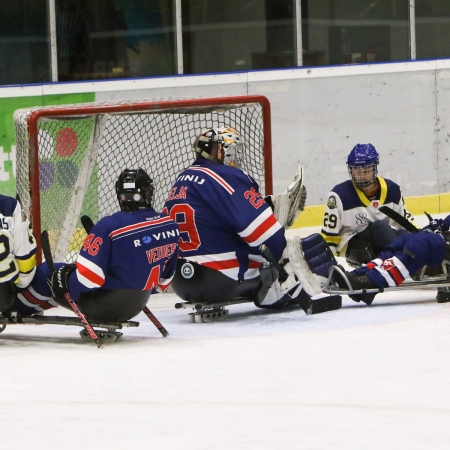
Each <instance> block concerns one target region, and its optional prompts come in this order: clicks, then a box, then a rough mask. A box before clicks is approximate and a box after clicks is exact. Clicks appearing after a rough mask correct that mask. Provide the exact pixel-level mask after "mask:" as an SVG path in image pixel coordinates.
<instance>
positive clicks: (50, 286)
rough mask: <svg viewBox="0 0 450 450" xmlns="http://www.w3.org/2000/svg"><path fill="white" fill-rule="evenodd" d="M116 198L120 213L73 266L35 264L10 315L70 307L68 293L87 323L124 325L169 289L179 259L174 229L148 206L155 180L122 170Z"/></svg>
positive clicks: (98, 228)
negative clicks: (157, 294) (156, 294)
mask: <svg viewBox="0 0 450 450" xmlns="http://www.w3.org/2000/svg"><path fill="white" fill-rule="evenodd" d="M116 193H117V198H118V201H119V205H120V209H121V211H119V212H116V213H114V214H112V215H111V216H106V217H104V218H103V219H101V220H100V221H99V222H98V223H97V224H96V225H94V227H93V228H92V230H90V232H89V235H88V236H87V238H86V239H85V241H84V243H83V247H82V249H81V250H80V252H79V254H78V257H77V260H76V264H57V265H55V266H56V267H57V270H56V271H55V272H53V273H51V272H50V270H49V268H48V266H47V264H46V263H43V264H41V265H39V267H38V269H37V272H36V276H35V278H34V279H33V282H32V284H31V285H30V286H29V288H28V289H26V290H24V291H23V292H20V293H18V295H17V298H16V301H15V302H14V305H13V306H12V308H11V309H12V310H13V311H15V312H17V313H18V314H19V315H20V316H29V315H31V314H35V313H37V312H40V311H44V310H48V309H49V308H52V307H55V306H58V304H61V305H62V306H66V307H68V306H67V302H66V300H65V299H64V295H65V293H67V292H68V293H69V294H70V296H71V297H72V299H73V300H74V301H75V302H76V303H77V304H78V307H79V308H80V310H81V311H82V312H83V313H84V314H85V315H86V317H87V318H88V319H91V320H103V321H125V320H129V319H130V318H132V317H134V316H136V315H137V314H138V313H139V312H140V311H142V309H143V307H144V306H145V305H146V303H147V301H148V299H149V297H150V293H151V292H156V291H161V290H165V289H166V288H167V287H168V285H169V283H170V281H171V279H172V277H173V274H174V272H175V268H176V262H177V257H178V239H179V233H178V226H177V224H176V223H175V222H174V221H173V220H172V219H171V218H170V217H168V216H167V215H165V214H162V213H157V212H156V211H155V210H154V209H153V208H152V207H151V204H152V197H153V181H152V179H151V178H150V177H149V176H148V174H147V173H146V172H145V171H144V170H142V169H137V170H129V169H126V170H124V171H123V172H122V173H121V175H120V176H119V179H118V180H117V182H116ZM69 308H70V307H69Z"/></svg>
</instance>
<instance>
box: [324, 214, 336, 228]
mask: <svg viewBox="0 0 450 450" xmlns="http://www.w3.org/2000/svg"><path fill="white" fill-rule="evenodd" d="M336 224H337V217H336V215H335V214H328V213H325V216H324V218H323V227H324V228H330V229H332V230H333V229H334V228H336Z"/></svg>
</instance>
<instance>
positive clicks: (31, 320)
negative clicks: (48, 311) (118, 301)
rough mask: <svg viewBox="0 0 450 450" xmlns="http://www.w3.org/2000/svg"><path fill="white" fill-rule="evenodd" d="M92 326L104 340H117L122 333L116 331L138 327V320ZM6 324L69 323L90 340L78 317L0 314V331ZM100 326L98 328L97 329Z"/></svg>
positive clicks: (96, 323) (100, 323) (93, 324)
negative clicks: (79, 329)
mask: <svg viewBox="0 0 450 450" xmlns="http://www.w3.org/2000/svg"><path fill="white" fill-rule="evenodd" d="M90 324H91V326H92V327H94V329H95V332H96V333H97V335H98V336H99V337H100V338H101V339H103V340H104V341H117V340H119V339H121V337H122V335H123V333H121V332H119V331H117V330H121V329H123V328H132V327H138V326H139V322H134V321H125V322H94V321H91V322H90ZM7 325H69V326H78V327H81V328H83V329H82V330H81V331H80V336H81V338H82V339H86V340H89V341H90V340H92V339H91V337H90V336H89V334H87V332H86V330H85V329H84V325H83V323H82V321H81V319H79V318H78V317H63V316H41V315H33V316H30V317H18V316H14V315H11V316H10V317H4V316H3V315H0V333H2V332H3V331H4V330H5V329H6V327H7ZM97 328H100V329H97Z"/></svg>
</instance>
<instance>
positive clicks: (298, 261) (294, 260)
mask: <svg viewBox="0 0 450 450" xmlns="http://www.w3.org/2000/svg"><path fill="white" fill-rule="evenodd" d="M285 252H286V253H287V257H288V259H289V263H290V265H291V267H292V270H293V271H294V273H295V275H296V277H297V279H298V280H299V281H300V283H301V285H302V286H303V289H305V291H306V292H307V293H308V294H309V295H311V296H314V295H317V294H320V293H322V288H321V287H320V281H321V280H320V279H319V278H318V277H317V275H315V274H314V273H313V272H312V271H311V269H310V267H309V264H308V262H307V261H306V259H305V254H304V253H303V250H302V246H301V241H300V240H299V239H298V238H296V237H292V236H290V237H288V238H287V245H286V250H285ZM324 281H326V279H325V280H324Z"/></svg>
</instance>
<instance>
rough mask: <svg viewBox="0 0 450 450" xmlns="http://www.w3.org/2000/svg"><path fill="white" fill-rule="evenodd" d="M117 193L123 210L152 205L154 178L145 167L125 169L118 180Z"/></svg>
mask: <svg viewBox="0 0 450 450" xmlns="http://www.w3.org/2000/svg"><path fill="white" fill-rule="evenodd" d="M116 193H117V199H118V200H119V205H120V209H121V210H122V211H128V212H131V211H136V210H137V209H140V208H148V207H150V206H152V199H153V180H152V179H151V178H150V177H149V176H148V174H147V172H146V171H145V170H143V169H125V170H124V171H123V172H122V173H121V174H120V176H119V178H118V180H117V181H116Z"/></svg>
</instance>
